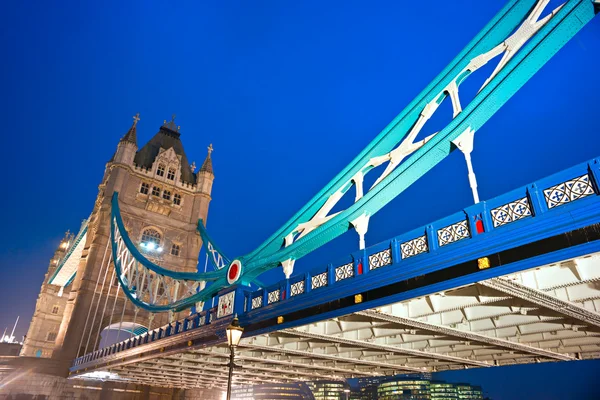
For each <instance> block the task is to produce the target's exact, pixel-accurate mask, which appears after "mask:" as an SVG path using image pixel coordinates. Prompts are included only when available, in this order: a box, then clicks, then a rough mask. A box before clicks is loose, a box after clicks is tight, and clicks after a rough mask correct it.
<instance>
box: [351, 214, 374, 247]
mask: <svg viewBox="0 0 600 400" xmlns="http://www.w3.org/2000/svg"><path fill="white" fill-rule="evenodd" d="M369 218H370V216H369V215H367V214H363V215H361V216H360V217H358V218H356V219H355V220H354V221H351V222H350V223H351V224H352V226H354V229H355V230H356V233H358V236H359V243H358V246H359V248H360V250H363V249H364V248H365V234H366V233H367V231H368V230H369Z"/></svg>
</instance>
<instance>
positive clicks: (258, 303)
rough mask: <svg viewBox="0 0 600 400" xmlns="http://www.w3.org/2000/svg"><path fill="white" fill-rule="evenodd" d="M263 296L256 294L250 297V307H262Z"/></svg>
mask: <svg viewBox="0 0 600 400" xmlns="http://www.w3.org/2000/svg"><path fill="white" fill-rule="evenodd" d="M262 303H263V298H262V296H257V297H254V298H253V299H252V309H253V310H254V309H255V308H260V307H262Z"/></svg>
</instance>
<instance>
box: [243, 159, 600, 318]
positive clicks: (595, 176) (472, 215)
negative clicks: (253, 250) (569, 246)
mask: <svg viewBox="0 0 600 400" xmlns="http://www.w3.org/2000/svg"><path fill="white" fill-rule="evenodd" d="M598 188H600V161H599V160H598V159H593V160H590V161H588V162H585V163H582V164H579V165H576V166H574V167H571V168H569V169H566V170H564V171H561V172H559V173H556V174H554V175H551V176H549V177H546V178H543V179H540V180H538V181H536V182H534V183H532V184H530V185H526V186H522V187H520V188H518V189H514V190H512V191H510V192H508V193H505V194H503V195H501V196H498V197H495V198H493V199H490V200H487V201H483V202H480V203H477V204H474V205H472V206H470V207H467V208H465V209H464V210H462V211H459V212H456V213H454V214H452V215H450V216H447V217H445V218H442V219H439V220H437V221H435V222H433V223H431V224H428V225H425V226H422V227H420V228H417V229H413V230H411V231H409V232H407V233H404V234H402V235H399V236H396V237H394V238H392V239H390V240H388V241H385V242H381V243H378V244H376V245H373V246H370V247H368V248H366V249H364V250H361V251H358V252H355V253H352V254H350V255H347V256H345V257H344V258H342V259H339V260H338V261H337V262H335V263H329V264H327V265H326V266H320V267H316V268H314V269H311V270H310V271H308V272H306V273H303V274H299V275H295V276H292V277H290V279H289V280H288V279H285V280H282V281H279V282H277V283H275V284H273V285H270V286H268V287H265V288H262V289H259V290H257V291H254V292H251V293H248V295H247V296H248V297H247V300H246V309H245V311H246V312H252V311H253V310H256V309H259V308H263V307H267V306H270V305H272V304H274V303H278V302H281V301H285V300H291V299H292V298H293V297H296V296H300V295H306V294H308V293H311V292H312V291H315V290H321V289H322V288H325V287H328V288H329V289H332V286H336V285H346V284H347V283H348V282H347V280H348V279H350V278H355V277H359V276H361V275H366V274H369V273H370V272H372V271H374V270H377V269H379V268H382V267H386V266H390V265H395V264H398V266H401V265H402V264H403V263H405V262H409V261H411V262H412V261H414V260H415V257H419V256H421V257H422V255H425V254H432V253H439V254H443V253H448V254H449V255H451V254H452V253H454V252H455V250H454V245H455V244H457V243H458V242H461V244H462V245H464V244H465V242H467V241H482V240H486V237H488V236H489V235H488V234H491V233H493V232H494V231H497V230H499V229H502V230H506V229H509V228H511V229H513V230H519V229H523V228H525V227H526V226H527V219H532V218H536V217H537V216H541V215H543V214H544V213H546V212H548V211H549V210H552V211H555V212H556V213H561V212H563V213H568V212H570V211H571V209H570V208H562V207H560V206H564V205H567V204H570V203H572V202H574V201H578V200H585V199H586V198H587V197H590V196H591V197H592V199H589V200H588V201H596V200H597V199H595V197H596V196H594V195H597V194H599V193H600V190H599V189H598ZM557 207H558V208H557ZM553 228H559V227H552V226H548V230H552V229H553ZM540 233H541V232H540ZM463 241H464V242H463ZM481 268H482V269H484V268H486V266H485V265H483V264H482V265H481Z"/></svg>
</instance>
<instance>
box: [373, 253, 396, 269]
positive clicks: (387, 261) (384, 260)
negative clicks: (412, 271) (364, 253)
mask: <svg viewBox="0 0 600 400" xmlns="http://www.w3.org/2000/svg"><path fill="white" fill-rule="evenodd" d="M391 264H392V251H391V250H390V249H385V250H382V251H379V252H377V253H375V254H371V255H370V256H369V268H370V269H377V268H381V267H385V266H386V265H391Z"/></svg>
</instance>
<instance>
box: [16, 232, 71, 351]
mask: <svg viewBox="0 0 600 400" xmlns="http://www.w3.org/2000/svg"><path fill="white" fill-rule="evenodd" d="M74 239H75V236H74V235H73V234H71V233H70V232H68V231H67V232H66V233H65V236H64V238H63V239H62V240H61V241H60V243H59V244H58V247H57V248H56V250H55V251H54V255H53V256H52V258H51V259H50V262H49V264H48V272H46V276H45V277H44V282H43V283H42V287H41V288H40V294H39V295H38V299H37V301H36V304H35V311H34V313H33V318H32V319H31V323H30V324H29V329H28V330H27V336H25V342H24V343H23V348H22V349H21V355H22V356H27V357H43V358H49V357H52V354H53V353H54V349H55V347H56V344H55V339H56V336H57V333H58V329H59V328H60V324H61V321H62V317H63V314H64V311H65V306H66V304H67V298H68V295H69V292H70V290H71V288H70V286H68V287H67V288H64V289H63V290H62V292H61V286H59V285H52V284H50V281H51V280H52V277H53V276H54V274H55V272H56V270H57V268H58V267H59V266H60V264H61V261H62V260H63V259H64V257H65V255H66V254H67V253H68V251H69V249H70V247H71V245H72V244H73V242H74Z"/></svg>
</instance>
